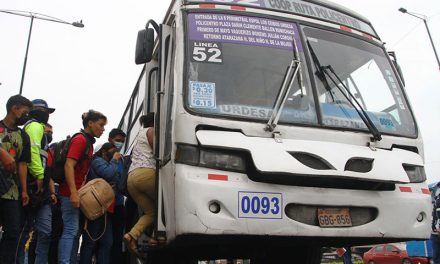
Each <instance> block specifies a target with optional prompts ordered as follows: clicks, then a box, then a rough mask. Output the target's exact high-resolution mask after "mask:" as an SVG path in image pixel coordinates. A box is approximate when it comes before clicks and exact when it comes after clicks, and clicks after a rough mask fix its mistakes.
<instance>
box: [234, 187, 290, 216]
mask: <svg viewBox="0 0 440 264" xmlns="http://www.w3.org/2000/svg"><path fill="white" fill-rule="evenodd" d="M238 217H239V218H261V219H282V218H283V196H282V194H281V193H268V192H238Z"/></svg>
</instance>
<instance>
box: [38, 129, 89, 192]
mask: <svg viewBox="0 0 440 264" xmlns="http://www.w3.org/2000/svg"><path fill="white" fill-rule="evenodd" d="M79 134H82V135H83V136H84V137H86V135H84V133H83V132H78V133H76V134H74V135H73V136H67V137H66V139H64V140H61V141H60V142H57V143H53V144H51V145H50V147H49V149H48V162H47V166H46V174H47V175H48V176H50V177H51V178H52V179H53V181H54V182H56V183H58V184H61V183H63V182H65V181H66V175H65V173H64V164H65V163H66V159H67V153H68V152H69V148H70V143H71V141H72V138H74V137H76V136H77V135H79ZM86 140H87V137H86ZM90 147H91V146H90V143H89V142H88V140H87V144H86V149H85V151H84V155H82V156H81V157H80V159H79V160H78V163H80V162H82V161H83V160H84V159H85V158H86V157H87V156H88V154H89V152H90Z"/></svg>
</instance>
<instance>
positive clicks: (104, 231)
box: [80, 142, 122, 264]
mask: <svg viewBox="0 0 440 264" xmlns="http://www.w3.org/2000/svg"><path fill="white" fill-rule="evenodd" d="M121 159H122V155H121V154H120V153H119V152H118V150H117V149H116V147H115V146H114V145H113V144H112V143H109V142H107V143H105V144H104V145H102V147H101V149H100V150H99V151H98V152H96V153H95V155H94V156H93V160H92V165H91V167H90V170H89V173H88V175H87V181H90V180H93V179H96V178H102V179H104V180H106V181H107V182H108V183H109V184H110V185H112V186H117V184H118V180H119V178H120V173H119V170H118V166H119V164H120V163H121ZM114 205H115V204H114V202H113V204H112V206H110V207H109V209H108V210H107V214H106V215H103V216H101V217H100V218H98V219H96V220H93V221H88V222H87V232H83V240H82V244H81V251H80V264H89V263H92V257H93V253H94V251H95V249H96V251H95V252H96V260H97V263H100V264H108V263H110V252H111V247H112V243H113V232H112V226H113V213H114Z"/></svg>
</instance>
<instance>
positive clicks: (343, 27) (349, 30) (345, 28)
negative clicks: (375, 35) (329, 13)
mask: <svg viewBox="0 0 440 264" xmlns="http://www.w3.org/2000/svg"><path fill="white" fill-rule="evenodd" d="M340 28H341V29H342V30H344V31H348V32H351V28H349V27H346V26H340Z"/></svg>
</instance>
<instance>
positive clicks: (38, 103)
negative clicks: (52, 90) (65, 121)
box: [32, 99, 55, 113]
mask: <svg viewBox="0 0 440 264" xmlns="http://www.w3.org/2000/svg"><path fill="white" fill-rule="evenodd" d="M32 105H33V107H41V108H45V109H47V110H49V113H53V112H54V111H55V108H50V107H49V106H48V105H47V102H46V101H44V100H43V99H35V100H32Z"/></svg>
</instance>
